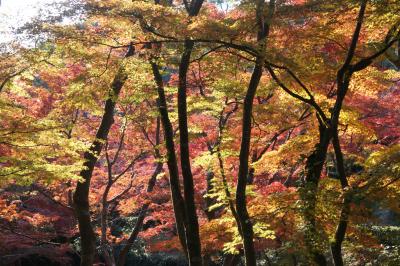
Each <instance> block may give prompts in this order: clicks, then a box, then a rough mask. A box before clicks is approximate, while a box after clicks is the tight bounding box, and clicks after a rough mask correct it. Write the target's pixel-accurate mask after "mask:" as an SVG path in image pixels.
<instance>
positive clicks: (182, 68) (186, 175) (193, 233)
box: [178, 40, 202, 266]
mask: <svg viewBox="0 0 400 266" xmlns="http://www.w3.org/2000/svg"><path fill="white" fill-rule="evenodd" d="M193 46H194V42H193V41H190V40H186V41H185V44H184V51H183V54H182V58H181V62H180V65H179V86H178V120H179V140H180V157H181V170H182V176H183V187H184V193H183V195H184V200H185V214H186V217H185V220H186V244H187V248H188V255H189V265H191V266H195V265H201V264H202V257H201V242H200V235H199V223H198V219H197V213H196V204H195V200H194V194H195V191H194V184H193V175H192V170H191V166H190V151H189V132H188V121H187V120H188V118H187V103H186V93H187V80H186V75H187V71H188V69H189V64H190V55H191V53H192V49H193Z"/></svg>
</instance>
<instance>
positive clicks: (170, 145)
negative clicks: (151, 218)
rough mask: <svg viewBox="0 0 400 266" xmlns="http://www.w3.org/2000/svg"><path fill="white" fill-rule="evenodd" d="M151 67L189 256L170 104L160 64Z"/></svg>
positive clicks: (180, 232)
mask: <svg viewBox="0 0 400 266" xmlns="http://www.w3.org/2000/svg"><path fill="white" fill-rule="evenodd" d="M151 67H152V70H153V75H154V79H155V81H156V84H157V93H158V111H159V113H160V117H161V124H162V127H163V130H164V138H165V146H166V149H167V165H168V170H169V182H170V188H171V198H172V205H173V208H174V214H175V222H176V229H177V232H178V237H179V240H180V242H181V245H182V248H183V250H184V253H185V256H186V257H187V256H188V254H187V246H186V235H185V221H184V219H185V207H184V201H183V197H182V194H181V188H180V184H179V183H180V182H179V172H178V163H177V159H176V154H175V144H174V131H173V128H172V124H171V121H170V120H169V116H168V105H167V101H166V98H165V92H164V84H163V80H162V76H161V74H160V71H159V68H158V65H157V64H156V63H155V62H151Z"/></svg>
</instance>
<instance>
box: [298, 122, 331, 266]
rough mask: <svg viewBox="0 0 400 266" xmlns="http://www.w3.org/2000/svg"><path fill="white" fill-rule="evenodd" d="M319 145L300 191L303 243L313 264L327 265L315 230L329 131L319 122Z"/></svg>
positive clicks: (308, 165)
mask: <svg viewBox="0 0 400 266" xmlns="http://www.w3.org/2000/svg"><path fill="white" fill-rule="evenodd" d="M319 138H320V139H319V143H318V144H317V145H316V147H315V150H314V152H313V153H312V154H311V155H310V156H309V157H308V158H307V162H306V178H305V185H304V187H303V188H302V189H301V191H300V196H301V198H302V200H303V204H304V206H303V217H304V221H305V243H306V246H307V249H308V251H309V252H310V256H311V259H312V260H313V261H314V263H315V264H317V265H320V266H323V265H327V262H326V258H325V255H324V254H323V252H322V251H321V250H320V249H321V246H322V244H321V237H320V234H319V232H318V230H317V228H316V221H315V211H316V209H315V207H316V201H317V198H316V197H317V191H318V184H319V180H320V177H321V172H322V169H323V165H324V163H325V159H326V154H327V152H328V146H329V142H330V140H331V130H330V129H329V128H327V127H325V126H324V125H323V124H322V122H320V130H319Z"/></svg>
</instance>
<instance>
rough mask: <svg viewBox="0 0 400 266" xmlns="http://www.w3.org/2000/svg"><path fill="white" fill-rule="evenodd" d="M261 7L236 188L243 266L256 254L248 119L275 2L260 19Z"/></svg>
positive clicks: (260, 8)
mask: <svg viewBox="0 0 400 266" xmlns="http://www.w3.org/2000/svg"><path fill="white" fill-rule="evenodd" d="M264 5H265V3H264V1H263V0H260V1H257V3H256V20H257V25H258V34H257V41H258V45H259V50H260V54H259V55H258V56H257V58H256V64H255V66H254V70H253V73H252V75H251V79H250V83H249V86H248V89H247V92H246V96H245V99H244V104H243V121H242V140H241V145H240V154H239V173H238V181H237V187H236V212H237V216H238V219H239V227H240V229H241V231H242V238H243V248H244V255H245V259H246V265H247V266H255V265H256V252H255V249H254V243H253V235H254V232H253V224H252V222H251V221H250V217H249V214H248V212H247V203H246V186H247V181H248V175H249V153H250V139H251V118H252V110H253V101H254V97H255V94H256V91H257V87H258V84H259V82H260V79H261V75H262V71H263V63H264V55H263V53H265V48H266V44H267V37H268V35H269V30H270V23H271V20H272V18H273V15H274V11H275V1H274V0H271V1H269V8H268V14H267V17H264V12H265V6H264Z"/></svg>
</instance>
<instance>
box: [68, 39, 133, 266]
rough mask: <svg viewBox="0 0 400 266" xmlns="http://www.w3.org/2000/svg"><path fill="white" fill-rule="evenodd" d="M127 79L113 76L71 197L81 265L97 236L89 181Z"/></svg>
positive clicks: (87, 262) (87, 264)
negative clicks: (77, 227)
mask: <svg viewBox="0 0 400 266" xmlns="http://www.w3.org/2000/svg"><path fill="white" fill-rule="evenodd" d="M133 54H134V49H133V47H132V46H131V47H130V48H129V50H128V52H127V53H126V55H125V58H126V57H129V56H132V55H133ZM127 78H128V76H127V74H126V73H125V69H124V67H123V66H121V67H120V69H119V70H118V73H117V74H116V76H115V78H114V80H113V82H112V84H111V90H110V92H109V98H108V99H107V101H106V104H105V107H104V114H103V118H102V120H101V123H100V126H99V128H98V130H97V133H96V139H95V140H94V141H93V143H92V145H91V146H90V148H89V150H88V151H86V152H85V153H84V156H83V157H84V159H85V163H84V165H83V166H84V167H85V169H84V170H82V171H81V172H80V176H81V178H82V179H83V182H78V183H77V185H76V189H75V193H74V196H73V200H74V210H75V215H76V217H77V219H78V226H79V233H80V237H81V265H82V266H91V265H93V261H94V256H95V252H96V236H95V233H94V230H93V227H92V224H91V219H90V208H89V188H90V180H91V178H92V173H93V169H94V167H95V165H96V162H97V158H98V156H99V155H100V152H101V150H102V147H103V142H104V141H106V140H107V136H108V132H109V131H110V128H111V125H112V124H113V123H114V109H115V99H116V98H117V97H118V95H119V93H120V91H121V89H122V86H123V85H124V83H125V81H126V79H127Z"/></svg>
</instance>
